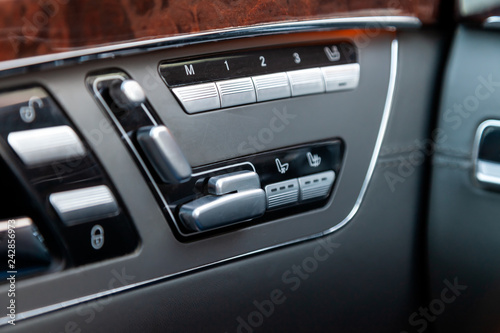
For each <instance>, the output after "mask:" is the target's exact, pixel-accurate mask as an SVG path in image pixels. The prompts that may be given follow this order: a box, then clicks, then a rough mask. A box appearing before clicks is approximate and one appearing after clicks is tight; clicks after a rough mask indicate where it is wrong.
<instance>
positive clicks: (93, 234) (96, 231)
mask: <svg viewBox="0 0 500 333" xmlns="http://www.w3.org/2000/svg"><path fill="white" fill-rule="evenodd" d="M90 244H92V247H93V248H94V249H96V250H99V249H100V248H101V247H102V246H103V245H104V229H103V227H101V226H100V225H99V224H96V225H95V226H93V227H92V230H90Z"/></svg>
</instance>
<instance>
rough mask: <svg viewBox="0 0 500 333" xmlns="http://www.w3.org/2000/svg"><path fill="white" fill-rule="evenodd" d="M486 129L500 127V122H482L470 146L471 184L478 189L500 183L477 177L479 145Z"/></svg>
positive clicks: (491, 120)
mask: <svg viewBox="0 0 500 333" xmlns="http://www.w3.org/2000/svg"><path fill="white" fill-rule="evenodd" d="M488 127H500V120H495V119H488V120H485V121H483V122H482V123H481V124H479V126H478V127H477V130H476V135H475V136H474V143H473V145H472V182H473V183H474V184H475V185H476V186H479V187H485V186H486V187H487V186H488V185H493V186H495V185H497V186H498V185H500V182H497V181H495V180H494V179H487V177H486V178H485V177H483V179H480V178H481V177H480V175H479V167H478V163H479V161H480V160H479V143H480V142H481V138H482V137H483V133H484V131H485V130H486V129H487V128H488Z"/></svg>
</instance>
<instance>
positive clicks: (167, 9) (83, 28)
mask: <svg viewBox="0 0 500 333" xmlns="http://www.w3.org/2000/svg"><path fill="white" fill-rule="evenodd" d="M438 3H439V1H435V0H333V1H328V0H211V1H207V0H141V1H134V0H0V61H2V60H11V59H16V58H23V57H30V56H36V55H43V54H50V53H56V52H62V51H69V50H74V49H79V48H85V47H93V46H100V45H105V44H109V43H119V42H125V41H133V40H141V39H150V38H156V37H166V36H172V35H177V34H185V33H192V32H198V31H205V30H211V29H220V28H227V27H237V26H246V25H253V24H260V23H270V22H278V21H286V20H304V19H315V18H328V17H337V16H376V15H411V16H416V17H418V18H420V20H421V21H422V22H424V23H432V22H433V21H434V20H435V19H436V17H437V8H438Z"/></svg>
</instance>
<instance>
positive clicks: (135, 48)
mask: <svg viewBox="0 0 500 333" xmlns="http://www.w3.org/2000/svg"><path fill="white" fill-rule="evenodd" d="M421 25H422V23H421V22H420V20H419V19H418V18H417V17H413V16H362V17H340V18H329V19H319V20H306V21H291V22H281V23H269V24H259V25H253V26H248V27H237V28H228V29H219V30H212V31H205V32H199V33H193V34H184V35H177V36H171V37H163V38H157V39H150V40H143V41H134V42H126V43H117V44H113V45H106V46H98V47H93V48H85V49H80V50H75V51H67V52H61V53H54V54H47V55H41V56H34V57H28V58H21V59H14V60H7V61H3V62H0V77H1V76H7V75H14V74H19V73H25V72H27V71H31V70H37V69H47V68H51V67H60V66H65V65H70V64H75V63H83V62H87V61H91V60H96V59H105V58H115V57H118V56H126V55H131V54H137V53H141V52H150V51H157V50H163V49H168V48H173V47H179V46H186V45H193V44H199V43H203V42H211V41H222V40H229V39H235V38H244V37H253V36H264V35H275V34H280V33H291V32H307V31H318V30H341V29H349V28H366V27H369V28H379V29H395V28H398V29H400V28H410V29H413V28H419V27H420V26H421ZM26 67H29V68H26Z"/></svg>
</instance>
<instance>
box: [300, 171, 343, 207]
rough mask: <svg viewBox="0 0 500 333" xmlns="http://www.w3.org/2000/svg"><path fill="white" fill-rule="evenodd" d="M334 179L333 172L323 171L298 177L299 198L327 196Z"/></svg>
mask: <svg viewBox="0 0 500 333" xmlns="http://www.w3.org/2000/svg"><path fill="white" fill-rule="evenodd" d="M334 180H335V172H333V171H325V172H320V173H315V174H313V175H309V176H305V177H300V178H299V186H300V200H301V201H305V200H310V199H319V198H323V197H326V196H328V193H329V192H330V188H331V187H332V185H333V181H334Z"/></svg>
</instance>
